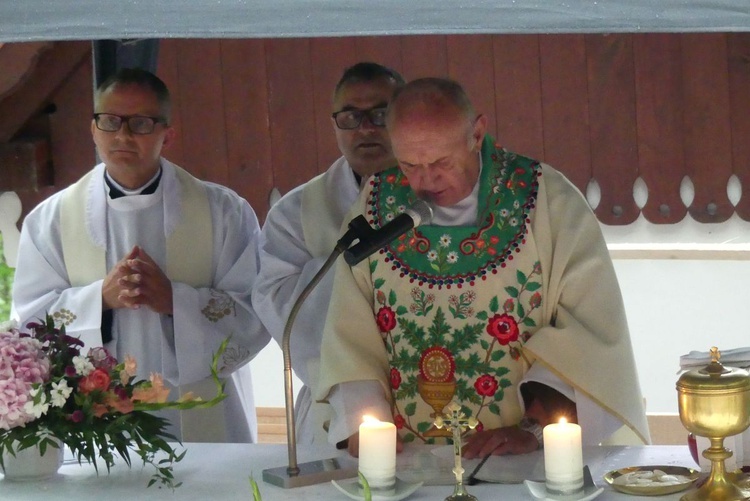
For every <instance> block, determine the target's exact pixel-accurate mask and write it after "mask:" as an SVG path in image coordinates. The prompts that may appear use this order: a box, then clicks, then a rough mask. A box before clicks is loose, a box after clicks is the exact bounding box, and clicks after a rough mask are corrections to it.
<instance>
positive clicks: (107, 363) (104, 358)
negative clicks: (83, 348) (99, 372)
mask: <svg viewBox="0 0 750 501" xmlns="http://www.w3.org/2000/svg"><path fill="white" fill-rule="evenodd" d="M88 356H89V360H90V361H91V363H92V364H93V366H94V367H96V368H97V369H103V370H105V371H107V372H110V371H112V369H114V368H115V366H116V365H117V359H116V358H115V357H113V356H112V355H110V353H109V352H108V351H107V350H106V349H105V348H102V347H101V346H100V347H97V348H91V349H90V350H89V355H88Z"/></svg>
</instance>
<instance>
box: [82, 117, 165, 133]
mask: <svg viewBox="0 0 750 501" xmlns="http://www.w3.org/2000/svg"><path fill="white" fill-rule="evenodd" d="M94 122H96V128H97V129H99V130H103V131H104V132H117V131H118V130H120V127H122V123H123V122H127V124H128V129H129V130H130V132H132V133H133V134H142V135H145V134H151V133H152V132H154V127H156V124H159V123H161V124H166V123H167V121H166V119H164V118H161V117H146V116H142V115H127V116H126V115H113V114H112V113H94Z"/></svg>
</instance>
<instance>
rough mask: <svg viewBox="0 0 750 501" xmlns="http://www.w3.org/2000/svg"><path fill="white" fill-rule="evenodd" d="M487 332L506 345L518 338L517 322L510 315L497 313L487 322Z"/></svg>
mask: <svg viewBox="0 0 750 501" xmlns="http://www.w3.org/2000/svg"><path fill="white" fill-rule="evenodd" d="M487 334H489V335H490V336H492V337H494V338H495V339H497V341H498V342H499V343H500V344H502V345H507V344H508V343H510V342H512V341H516V340H518V324H517V323H516V320H515V319H514V318H513V317H511V316H510V315H508V314H506V313H503V314H502V315H500V314H498V315H495V316H494V317H492V318H490V321H489V322H488V323H487Z"/></svg>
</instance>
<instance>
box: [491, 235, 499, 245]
mask: <svg viewBox="0 0 750 501" xmlns="http://www.w3.org/2000/svg"><path fill="white" fill-rule="evenodd" d="M490 243H491V244H492V245H497V244H498V243H500V237H498V236H496V235H492V236H491V237H490Z"/></svg>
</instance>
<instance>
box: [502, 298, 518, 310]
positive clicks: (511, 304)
mask: <svg viewBox="0 0 750 501" xmlns="http://www.w3.org/2000/svg"><path fill="white" fill-rule="evenodd" d="M515 307H516V303H515V302H514V301H513V300H512V299H510V298H509V299H506V300H505V302H504V303H503V311H504V312H505V313H510V312H511V311H513V308H515Z"/></svg>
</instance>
